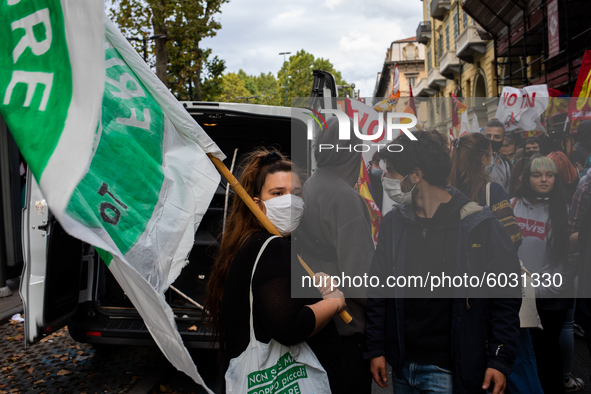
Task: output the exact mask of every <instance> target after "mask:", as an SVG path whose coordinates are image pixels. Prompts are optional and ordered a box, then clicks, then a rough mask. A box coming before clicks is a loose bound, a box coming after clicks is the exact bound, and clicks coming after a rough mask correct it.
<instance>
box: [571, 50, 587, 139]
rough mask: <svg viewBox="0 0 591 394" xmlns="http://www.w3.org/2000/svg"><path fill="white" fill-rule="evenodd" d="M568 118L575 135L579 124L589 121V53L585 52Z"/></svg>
mask: <svg viewBox="0 0 591 394" xmlns="http://www.w3.org/2000/svg"><path fill="white" fill-rule="evenodd" d="M568 112H569V114H568V117H569V119H570V121H571V126H570V129H571V132H573V133H575V132H576V130H577V127H578V126H579V123H581V121H583V120H587V119H591V51H589V50H587V51H585V55H583V63H581V69H580V70H579V77H578V78H577V84H576V85H575V91H574V93H573V98H572V99H571V100H570V106H569V110H568Z"/></svg>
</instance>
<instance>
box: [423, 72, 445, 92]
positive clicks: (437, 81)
mask: <svg viewBox="0 0 591 394" xmlns="http://www.w3.org/2000/svg"><path fill="white" fill-rule="evenodd" d="M445 85H447V81H446V80H445V78H444V77H443V76H442V75H441V74H440V73H439V67H432V68H431V70H429V74H428V75H427V86H429V88H431V89H435V90H439V88H442V87H445Z"/></svg>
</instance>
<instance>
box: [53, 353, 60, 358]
mask: <svg viewBox="0 0 591 394" xmlns="http://www.w3.org/2000/svg"><path fill="white" fill-rule="evenodd" d="M61 356H62V355H61V354H54V355H53V357H55V358H59V357H61Z"/></svg>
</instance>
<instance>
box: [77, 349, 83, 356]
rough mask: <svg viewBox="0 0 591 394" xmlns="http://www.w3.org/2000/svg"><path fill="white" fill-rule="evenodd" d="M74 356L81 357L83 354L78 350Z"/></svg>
mask: <svg viewBox="0 0 591 394" xmlns="http://www.w3.org/2000/svg"><path fill="white" fill-rule="evenodd" d="M76 354H77V355H79V356H82V355H83V354H84V352H83V351H82V350H78V351H77V352H76Z"/></svg>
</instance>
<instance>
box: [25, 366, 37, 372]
mask: <svg viewBox="0 0 591 394" xmlns="http://www.w3.org/2000/svg"><path fill="white" fill-rule="evenodd" d="M34 370H35V367H31V368H29V369H27V372H28V373H33V371H34Z"/></svg>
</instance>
